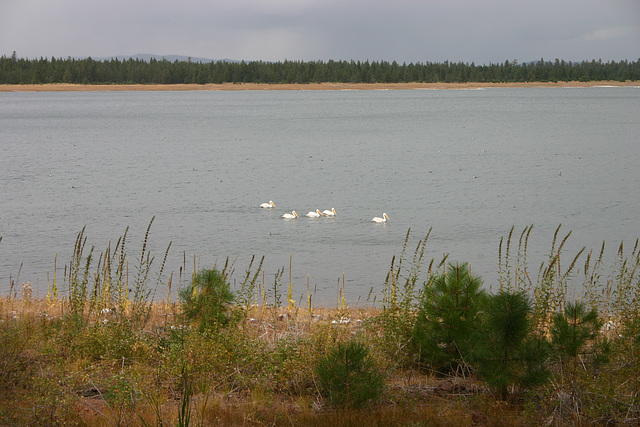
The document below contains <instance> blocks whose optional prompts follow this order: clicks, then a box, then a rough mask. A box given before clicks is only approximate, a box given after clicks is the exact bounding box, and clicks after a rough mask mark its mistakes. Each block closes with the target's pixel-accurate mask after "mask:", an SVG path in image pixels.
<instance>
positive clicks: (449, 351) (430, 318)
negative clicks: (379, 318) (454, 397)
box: [413, 264, 485, 372]
mask: <svg viewBox="0 0 640 427" xmlns="http://www.w3.org/2000/svg"><path fill="white" fill-rule="evenodd" d="M481 286H482V280H481V279H480V277H479V276H473V275H471V274H470V273H469V269H468V266H467V264H457V265H449V269H448V272H446V273H442V274H440V275H439V276H437V277H436V278H435V280H434V281H433V283H432V284H431V286H430V287H427V286H425V290H424V293H423V300H422V303H421V305H420V308H419V311H418V315H417V319H416V323H415V327H414V329H413V339H414V342H415V344H416V348H417V351H418V355H419V358H420V359H421V360H422V361H425V362H427V363H428V364H429V365H430V366H431V367H432V368H433V369H435V370H437V371H447V372H448V371H451V370H454V369H455V368H456V367H457V366H458V365H460V364H463V363H464V362H465V361H469V359H470V358H471V356H472V350H473V346H472V343H471V337H472V335H473V332H474V331H476V330H477V329H478V326H479V319H478V312H479V309H480V305H481V304H482V299H483V298H484V297H485V293H484V292H483V291H482V290H481V289H480V288H481Z"/></svg>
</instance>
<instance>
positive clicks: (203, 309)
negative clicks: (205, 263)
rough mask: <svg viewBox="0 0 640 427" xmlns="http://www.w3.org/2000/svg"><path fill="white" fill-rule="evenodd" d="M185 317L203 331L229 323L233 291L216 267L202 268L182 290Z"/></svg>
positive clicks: (181, 297)
mask: <svg viewBox="0 0 640 427" xmlns="http://www.w3.org/2000/svg"><path fill="white" fill-rule="evenodd" d="M180 299H181V301H182V310H183V315H184V317H185V318H186V319H187V320H188V321H191V322H195V323H196V324H197V325H198V328H199V329H200V330H201V331H205V330H208V329H217V328H218V327H219V326H223V325H226V324H228V323H229V321H230V320H231V316H230V315H229V308H230V304H231V303H232V302H233V293H232V292H231V288H230V286H229V283H227V281H226V280H225V278H224V276H223V275H222V274H221V273H220V272H219V271H218V270H216V269H215V268H214V269H211V270H208V269H203V270H200V271H199V272H198V273H196V275H195V276H194V277H193V281H192V282H191V285H190V286H187V287H186V288H184V289H182V290H180Z"/></svg>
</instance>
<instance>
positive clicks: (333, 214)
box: [322, 208, 338, 216]
mask: <svg viewBox="0 0 640 427" xmlns="http://www.w3.org/2000/svg"><path fill="white" fill-rule="evenodd" d="M322 213H323V214H324V215H325V216H336V215H338V214H337V213H336V210H335V209H334V208H331V210H329V209H325V210H324V211H322Z"/></svg>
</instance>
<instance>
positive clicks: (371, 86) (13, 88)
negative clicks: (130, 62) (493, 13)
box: [0, 81, 640, 92]
mask: <svg viewBox="0 0 640 427" xmlns="http://www.w3.org/2000/svg"><path fill="white" fill-rule="evenodd" d="M593 86H640V82H632V81H626V82H618V81H600V82H558V83H541V82H533V83H309V84H261V83H241V84H234V83H223V84H206V85H196V84H175V85H155V84H153V85H140V84H131V85H115V84H114V85H77V84H62V83H61V84H44V85H0V92H68V91H92V92H94V91H167V90H179V91H180V90H181V91H186V90H393V89H405V90H407V89H479V88H491V87H593Z"/></svg>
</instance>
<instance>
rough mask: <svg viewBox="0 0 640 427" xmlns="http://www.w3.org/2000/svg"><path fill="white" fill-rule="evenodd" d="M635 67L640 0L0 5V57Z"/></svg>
mask: <svg viewBox="0 0 640 427" xmlns="http://www.w3.org/2000/svg"><path fill="white" fill-rule="evenodd" d="M14 50H15V51H16V52H17V53H18V56H21V57H30V58H32V57H40V56H47V57H50V56H55V57H67V56H74V57H75V56H93V57H104V56H112V55H130V54H136V53H155V54H180V55H191V56H198V57H208V58H212V59H223V58H227V59H244V60H266V61H275V60H284V59H290V60H305V61H308V60H329V59H335V60H340V59H344V60H350V59H354V60H361V61H364V60H372V61H379V60H387V61H394V60H395V61H398V62H399V63H402V62H407V63H408V62H428V61H431V62H442V61H444V60H450V61H456V62H457V61H463V62H475V63H477V64H482V63H490V62H494V63H495V62H503V61H504V60H506V59H517V60H519V61H528V60H534V59H539V58H541V57H543V58H545V59H554V58H561V59H565V60H573V61H580V60H583V59H587V60H590V59H600V58H602V59H603V60H621V59H629V60H637V59H638V58H639V57H640V2H638V1H637V0H580V1H579V0H566V1H562V2H558V1H556V0H553V1H552V0H538V1H530V0H523V1H512V0H496V1H485V2H479V1H477V0H450V1H427V0H420V1H419V0H396V1H394V2H390V1H388V0H369V1H364V0H351V1H348V0H342V1H338V0H325V1H320V0H261V1H257V0H234V1H228V0H226V1H219V0H214V1H199V0H184V1H183V2H169V1H162V0H155V1H153V0H137V1H136V0H133V1H131V0H110V1H106V0H95V1H82V0H58V1H56V2H51V1H49V0H2V2H1V3H0V54H5V55H10V54H11V52H12V51H14Z"/></svg>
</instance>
